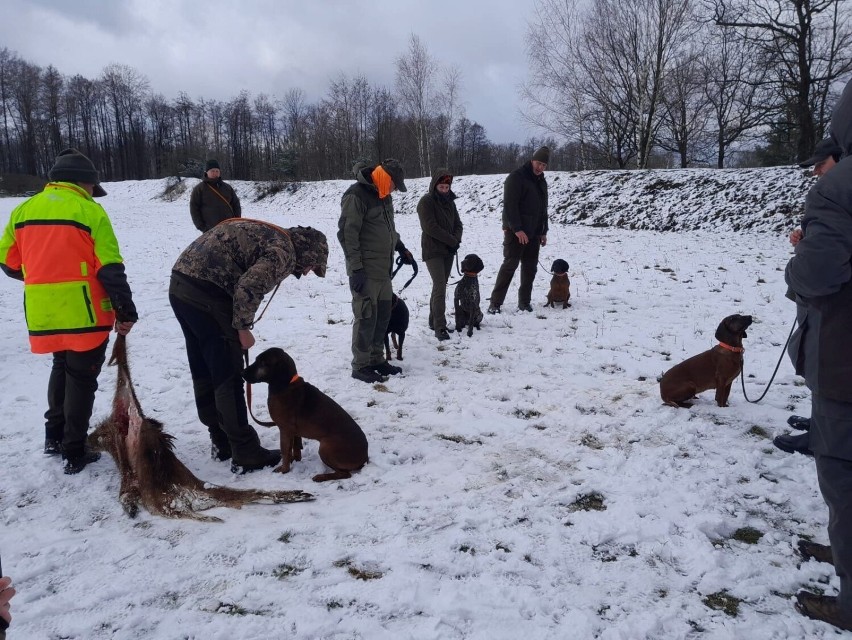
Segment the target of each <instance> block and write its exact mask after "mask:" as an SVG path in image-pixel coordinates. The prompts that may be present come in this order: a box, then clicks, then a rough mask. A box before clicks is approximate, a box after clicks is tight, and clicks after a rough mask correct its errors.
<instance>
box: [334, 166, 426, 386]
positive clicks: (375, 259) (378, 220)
mask: <svg viewBox="0 0 852 640" xmlns="http://www.w3.org/2000/svg"><path fill="white" fill-rule="evenodd" d="M354 171H355V178H356V182H355V184H353V185H352V186H351V187H349V188H348V189H347V190H346V192H345V193H344V194H343V198H342V200H341V202H340V210H341V211H340V220H339V221H338V223H337V226H338V231H337V239H338V240H339V241H340V245H341V246H342V247H343V255H344V257H345V258H346V273H347V274H348V275H349V288H350V289H351V291H352V313H353V315H354V317H355V322H354V324H353V326H352V377H353V378H355V379H356V380H361V381H362V382H368V383H372V382H384V381H385V380H387V376H389V375H391V376H392V375H396V374H397V373H401V372H402V369H401V368H400V367H395V366H393V365H392V364H389V363H388V362H387V360H385V354H384V338H385V332H386V330H387V327H388V322H389V321H390V315H391V303H392V298H393V287H392V285H391V268H392V266H393V259H394V258H393V254H394V251H397V252H398V253H399V254H400V256H401V257H402V260H403V262H404V263H405V264H412V263H413V262H414V258H413V257H412V255H411V252H410V251H409V250H408V249H406V248H405V245H404V244H403V243H402V240H400V238H399V234H398V233H397V232H396V227H395V226H394V219H393V215H394V211H393V198H392V197H391V193H392V192H393V191H394V190H396V189H399V190H400V191H406V188H405V171H404V170H403V168H402V165H401V164H400V163H399V161H398V160H394V159H392V158H391V159H388V160H385V161H384V162H382V163H381V164H378V165H375V166H365V165H363V164H357V165H355V167H354Z"/></svg>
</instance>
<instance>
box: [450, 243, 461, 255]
mask: <svg viewBox="0 0 852 640" xmlns="http://www.w3.org/2000/svg"><path fill="white" fill-rule="evenodd" d="M460 246H461V245H460V244H457V245H456V246H454V247H450V255H451V256H454V255H456V254H457V253H458V252H459V247H460Z"/></svg>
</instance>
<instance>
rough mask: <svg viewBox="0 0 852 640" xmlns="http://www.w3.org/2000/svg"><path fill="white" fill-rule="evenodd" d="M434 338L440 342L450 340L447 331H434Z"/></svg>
mask: <svg viewBox="0 0 852 640" xmlns="http://www.w3.org/2000/svg"><path fill="white" fill-rule="evenodd" d="M435 337H436V338H438V340H441V341H443V340H449V339H450V332H449V331H447V330H446V329H438V330H437V331H435Z"/></svg>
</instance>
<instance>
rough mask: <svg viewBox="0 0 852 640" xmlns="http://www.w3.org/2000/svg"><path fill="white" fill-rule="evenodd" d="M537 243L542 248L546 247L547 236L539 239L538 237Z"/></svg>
mask: <svg viewBox="0 0 852 640" xmlns="http://www.w3.org/2000/svg"><path fill="white" fill-rule="evenodd" d="M539 241H540V242H541V246H542V247H546V246H547V236H540V237H539Z"/></svg>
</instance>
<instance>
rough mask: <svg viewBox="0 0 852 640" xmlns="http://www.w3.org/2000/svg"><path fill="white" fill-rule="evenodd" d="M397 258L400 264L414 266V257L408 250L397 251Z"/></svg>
mask: <svg viewBox="0 0 852 640" xmlns="http://www.w3.org/2000/svg"><path fill="white" fill-rule="evenodd" d="M397 253H398V254H399V257H400V258H402V264H414V256H413V255H411V252H410V251H409V250H408V249H400V250H398V251H397Z"/></svg>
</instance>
